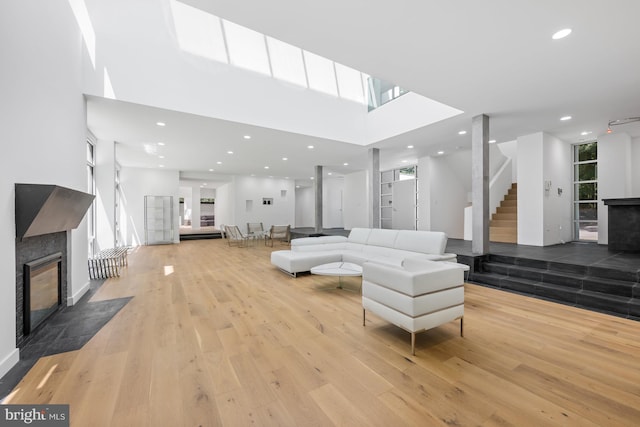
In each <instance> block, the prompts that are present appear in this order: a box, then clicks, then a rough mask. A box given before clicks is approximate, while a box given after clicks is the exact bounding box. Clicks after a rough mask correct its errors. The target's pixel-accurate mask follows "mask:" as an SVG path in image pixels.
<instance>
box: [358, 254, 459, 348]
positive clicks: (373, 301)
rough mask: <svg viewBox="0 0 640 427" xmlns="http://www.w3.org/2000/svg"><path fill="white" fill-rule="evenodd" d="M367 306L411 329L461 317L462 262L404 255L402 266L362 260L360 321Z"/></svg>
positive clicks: (432, 326)
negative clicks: (420, 258)
mask: <svg viewBox="0 0 640 427" xmlns="http://www.w3.org/2000/svg"><path fill="white" fill-rule="evenodd" d="M367 310H369V311H371V312H373V313H375V314H376V315H378V316H380V317H381V318H383V319H385V320H386V321H388V322H390V323H393V324H394V325H396V326H398V327H400V328H402V329H404V330H406V331H408V332H410V333H411V354H413V355H415V336H416V332H421V331H424V330H427V329H431V328H434V327H436V326H439V325H441V324H443V323H447V322H450V321H452V320H456V319H460V336H463V320H464V266H463V265H460V264H453V263H448V262H433V261H425V260H416V259H413V258H408V259H405V260H404V262H403V265H402V266H390V265H385V264H379V263H375V262H365V263H364V267H363V274H362V325H363V326H364V325H365V321H366V311H367Z"/></svg>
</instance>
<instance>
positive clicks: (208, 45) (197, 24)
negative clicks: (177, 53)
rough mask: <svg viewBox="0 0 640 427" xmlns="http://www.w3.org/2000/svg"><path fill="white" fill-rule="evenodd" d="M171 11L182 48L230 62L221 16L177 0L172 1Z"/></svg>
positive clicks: (216, 59)
mask: <svg viewBox="0 0 640 427" xmlns="http://www.w3.org/2000/svg"><path fill="white" fill-rule="evenodd" d="M171 12H172V13H173V24H174V26H175V29H176V36H177V39H178V45H179V46H180V49H182V50H184V51H185V52H189V53H192V54H194V55H198V56H202V57H204V58H207V59H212V60H214V61H219V62H224V63H228V58H227V50H226V48H225V45H224V38H223V36H222V27H221V24H220V18H218V17H217V16H214V15H211V14H209V13H203V12H202V11H201V10H200V9H196V8H195V7H192V6H189V5H186V4H184V3H180V2H179V1H175V0H172V1H171Z"/></svg>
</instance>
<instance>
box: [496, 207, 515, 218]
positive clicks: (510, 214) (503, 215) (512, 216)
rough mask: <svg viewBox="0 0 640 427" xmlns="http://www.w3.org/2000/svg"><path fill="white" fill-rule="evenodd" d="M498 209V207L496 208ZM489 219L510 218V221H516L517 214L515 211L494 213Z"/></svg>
mask: <svg viewBox="0 0 640 427" xmlns="http://www.w3.org/2000/svg"><path fill="white" fill-rule="evenodd" d="M498 209H500V208H498ZM491 219H494V220H495V219H497V220H503V219H506V220H511V221H517V220H518V214H517V213H501V212H498V213H494V214H493V216H492V217H491Z"/></svg>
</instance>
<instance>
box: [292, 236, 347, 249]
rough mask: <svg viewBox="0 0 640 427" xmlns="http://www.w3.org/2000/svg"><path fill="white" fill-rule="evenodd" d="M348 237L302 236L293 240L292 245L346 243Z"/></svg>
mask: <svg viewBox="0 0 640 427" xmlns="http://www.w3.org/2000/svg"><path fill="white" fill-rule="evenodd" d="M346 241H347V238H346V237H345V236H319V237H301V238H298V239H293V240H291V247H292V248H293V247H294V246H310V245H320V244H327V243H345V242H346Z"/></svg>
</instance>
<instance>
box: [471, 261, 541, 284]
mask: <svg viewBox="0 0 640 427" xmlns="http://www.w3.org/2000/svg"><path fill="white" fill-rule="evenodd" d="M483 268H484V271H489V272H491V273H499V274H504V275H505V276H509V277H517V278H522V279H529V280H535V281H536V282H542V275H543V274H544V272H545V271H544V270H541V269H538V268H531V267H523V266H520V265H509V264H499V263H491V262H486V263H484V264H483Z"/></svg>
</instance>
